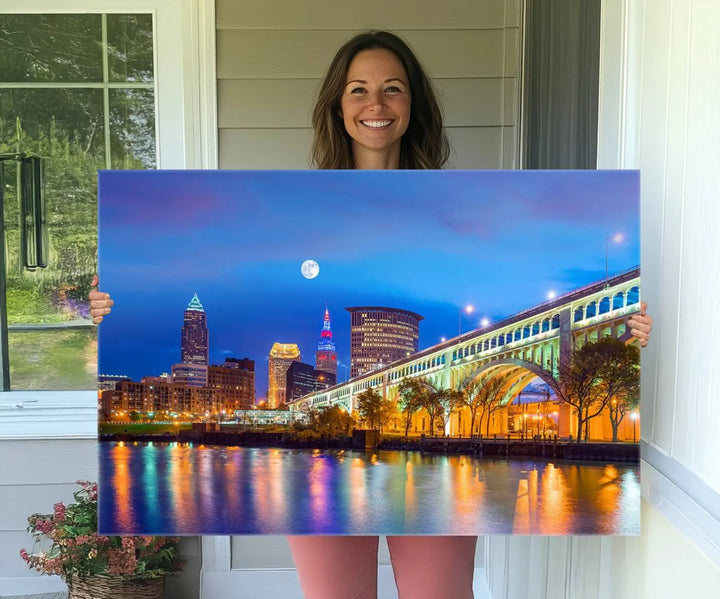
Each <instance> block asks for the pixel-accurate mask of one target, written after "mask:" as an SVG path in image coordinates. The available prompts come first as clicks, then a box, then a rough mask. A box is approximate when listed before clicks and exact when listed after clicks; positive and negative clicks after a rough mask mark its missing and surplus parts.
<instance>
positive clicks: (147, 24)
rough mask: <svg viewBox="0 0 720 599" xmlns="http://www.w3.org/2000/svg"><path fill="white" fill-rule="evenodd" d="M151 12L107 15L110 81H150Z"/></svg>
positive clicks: (151, 61) (151, 55)
mask: <svg viewBox="0 0 720 599" xmlns="http://www.w3.org/2000/svg"><path fill="white" fill-rule="evenodd" d="M152 39H153V31H152V15H149V14H146V15H108V16H107V40H108V67H109V70H110V74H109V80H110V81H144V82H151V81H152V80H153V43H152Z"/></svg>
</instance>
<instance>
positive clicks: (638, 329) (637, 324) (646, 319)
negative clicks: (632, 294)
mask: <svg viewBox="0 0 720 599" xmlns="http://www.w3.org/2000/svg"><path fill="white" fill-rule="evenodd" d="M646 308H647V304H646V303H645V302H640V313H639V314H633V315H632V316H631V317H630V318H629V319H628V326H629V327H630V332H631V333H632V334H633V337H636V338H637V339H638V340H639V341H640V347H645V346H646V345H647V344H648V339H650V331H652V323H653V319H652V317H651V316H650V315H648V314H645V309H646Z"/></svg>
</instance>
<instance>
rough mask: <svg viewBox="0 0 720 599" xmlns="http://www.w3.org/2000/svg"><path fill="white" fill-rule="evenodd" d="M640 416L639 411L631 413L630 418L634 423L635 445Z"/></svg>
mask: <svg viewBox="0 0 720 599" xmlns="http://www.w3.org/2000/svg"><path fill="white" fill-rule="evenodd" d="M639 416H640V414H638V411H637V410H633V411H632V412H630V418H631V419H632V421H633V443H637V419H638V417H639Z"/></svg>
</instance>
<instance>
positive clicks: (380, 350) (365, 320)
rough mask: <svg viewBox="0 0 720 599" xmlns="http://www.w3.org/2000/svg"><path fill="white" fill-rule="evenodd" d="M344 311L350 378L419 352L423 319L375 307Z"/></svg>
mask: <svg viewBox="0 0 720 599" xmlns="http://www.w3.org/2000/svg"><path fill="white" fill-rule="evenodd" d="M345 309H346V310H347V311H348V312H350V377H351V378H352V377H355V376H358V375H361V374H364V373H366V372H370V371H372V370H376V369H378V368H382V367H383V366H387V365H388V364H390V363H391V362H395V361H396V360H401V359H402V358H406V357H408V356H409V355H411V354H414V353H415V352H416V351H417V350H418V333H419V329H420V321H421V320H422V319H423V317H422V316H420V315H419V314H415V312H408V311H407V310H398V309H396V308H381V307H377V306H364V307H359V308H345Z"/></svg>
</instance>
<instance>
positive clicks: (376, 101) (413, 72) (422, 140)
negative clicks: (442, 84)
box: [90, 31, 652, 599]
mask: <svg viewBox="0 0 720 599" xmlns="http://www.w3.org/2000/svg"><path fill="white" fill-rule="evenodd" d="M312 124H313V129H314V133H315V137H314V141H313V146H312V158H313V162H314V164H315V165H316V166H317V167H318V168H321V169H440V168H442V167H443V166H444V165H445V163H446V162H447V159H448V156H449V147H448V142H447V138H446V137H445V133H444V131H443V127H442V114H441V111H440V108H439V106H438V103H437V101H436V99H435V94H434V92H433V89H432V86H431V84H430V81H429V79H428V77H427V76H426V74H425V73H424V71H423V69H422V67H421V65H420V64H419V62H418V61H417V59H416V58H415V56H414V55H413V53H412V51H411V50H410V48H409V47H408V46H407V45H406V44H405V43H404V42H403V41H402V40H401V39H399V38H398V37H397V36H395V35H393V34H391V33H388V32H382V31H380V32H370V33H363V34H361V35H358V36H356V37H354V38H353V39H351V40H350V41H349V42H347V43H346V44H345V45H344V46H343V47H342V48H340V50H339V51H338V53H337V54H336V56H335V58H334V59H333V61H332V63H331V64H330V67H329V69H328V72H327V75H326V76H325V80H324V82H323V85H322V88H321V91H320V94H319V97H318V100H317V103H316V105H315V109H314V111H313V116H312ZM96 285H97V278H96V279H95V281H94V282H93V286H96ZM90 300H91V314H92V316H93V322H95V323H99V322H100V321H101V320H102V318H103V317H104V316H106V315H107V314H108V313H109V312H110V308H111V306H112V305H113V302H112V300H111V299H110V297H109V295H108V294H106V293H101V292H99V291H93V292H91V294H90ZM630 325H631V331H632V333H633V335H635V336H636V337H638V339H639V340H640V343H641V345H643V346H644V345H646V344H647V339H648V335H649V333H650V329H651V325H652V319H651V318H650V317H649V316H646V315H645V307H644V304H643V308H642V311H641V315H640V316H635V317H633V318H631V319H630ZM289 542H290V548H291V550H292V554H293V559H294V561H295V564H296V566H297V571H298V574H299V576H300V582H301V584H302V588H303V592H304V593H305V596H306V597H307V598H308V599H344V598H348V599H350V598H352V599H372V598H374V597H376V596H377V551H378V537H377V536H361V537H350V536H334V537H323V536H294V537H289ZM476 543H477V537H476V536H449V537H448V536H445V537H443V536H429V537H428V536H425V537H422V536H416V537H407V536H406V537H393V536H389V537H388V547H389V549H390V557H391V560H392V564H393V569H394V572H395V581H396V584H397V587H398V593H399V597H400V599H443V598H448V599H450V598H452V599H471V598H472V597H473V592H472V581H473V572H474V561H475V559H474V558H475V546H476Z"/></svg>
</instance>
